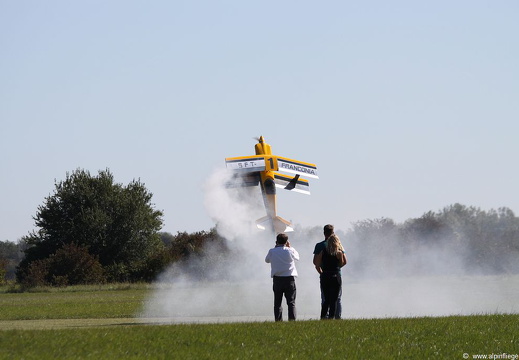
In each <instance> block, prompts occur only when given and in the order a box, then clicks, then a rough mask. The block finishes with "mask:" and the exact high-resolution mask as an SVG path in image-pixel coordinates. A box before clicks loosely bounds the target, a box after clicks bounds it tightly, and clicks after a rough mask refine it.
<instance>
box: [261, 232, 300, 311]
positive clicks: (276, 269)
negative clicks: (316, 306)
mask: <svg viewBox="0 0 519 360" xmlns="http://www.w3.org/2000/svg"><path fill="white" fill-rule="evenodd" d="M298 260H299V253H298V252H297V250H296V249H294V248H293V247H290V242H289V241H288V236H287V235H286V234H278V236H277V237H276V246H275V247H273V248H272V249H270V250H269V252H268V254H267V256H266V257H265V262H266V263H270V269H271V270H270V276H271V277H272V281H273V286H272V289H273V291H274V320H275V321H282V320H283V307H282V305H281V303H282V301H283V295H285V299H286V301H287V306H288V320H295V319H296V279H295V278H296V277H297V270H296V264H295V262H296V261H298Z"/></svg>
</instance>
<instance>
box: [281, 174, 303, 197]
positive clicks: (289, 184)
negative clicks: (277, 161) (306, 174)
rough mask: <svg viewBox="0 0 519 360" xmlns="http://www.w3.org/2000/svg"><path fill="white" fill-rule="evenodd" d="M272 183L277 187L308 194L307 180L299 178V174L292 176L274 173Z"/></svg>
mask: <svg viewBox="0 0 519 360" xmlns="http://www.w3.org/2000/svg"><path fill="white" fill-rule="evenodd" d="M274 183H275V184H276V187H278V188H283V189H285V190H290V191H295V192H298V193H301V194H307V195H310V190H309V184H308V180H305V179H301V178H300V177H299V175H296V176H295V177H294V176H288V175H283V174H280V173H274Z"/></svg>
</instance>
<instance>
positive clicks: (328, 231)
mask: <svg viewBox="0 0 519 360" xmlns="http://www.w3.org/2000/svg"><path fill="white" fill-rule="evenodd" d="M332 234H333V225H332V224H328V225H324V236H326V237H328V236H330V235H332Z"/></svg>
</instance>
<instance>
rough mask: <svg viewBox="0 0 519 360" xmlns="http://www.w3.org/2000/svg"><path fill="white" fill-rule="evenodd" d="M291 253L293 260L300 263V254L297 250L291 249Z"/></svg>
mask: <svg viewBox="0 0 519 360" xmlns="http://www.w3.org/2000/svg"><path fill="white" fill-rule="evenodd" d="M290 251H291V252H292V259H294V260H295V261H299V253H298V252H297V250H296V249H294V248H290Z"/></svg>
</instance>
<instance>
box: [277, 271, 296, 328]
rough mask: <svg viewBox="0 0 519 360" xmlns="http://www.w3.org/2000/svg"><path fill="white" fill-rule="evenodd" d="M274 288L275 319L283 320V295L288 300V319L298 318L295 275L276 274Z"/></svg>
mask: <svg viewBox="0 0 519 360" xmlns="http://www.w3.org/2000/svg"><path fill="white" fill-rule="evenodd" d="M273 283H274V285H273V286H272V290H274V319H275V320H276V321H282V320H283V307H282V306H281V302H282V301H283V295H285V299H286V300H287V306H288V320H295V319H296V280H295V278H294V277H293V276H274V277H273Z"/></svg>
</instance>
